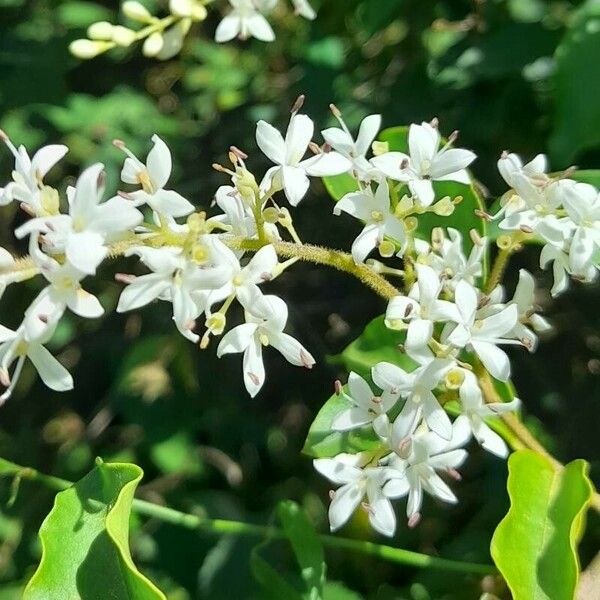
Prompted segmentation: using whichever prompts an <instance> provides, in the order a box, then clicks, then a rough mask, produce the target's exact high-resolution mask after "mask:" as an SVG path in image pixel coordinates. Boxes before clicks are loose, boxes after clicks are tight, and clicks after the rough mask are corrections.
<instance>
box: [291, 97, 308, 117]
mask: <svg viewBox="0 0 600 600" xmlns="http://www.w3.org/2000/svg"><path fill="white" fill-rule="evenodd" d="M304 99H305V96H304V94H300V96H298V98H296V102H294V104H293V105H292V109H291V110H290V112H291V113H292V114H293V115H295V114H296V113H297V112H298V111H299V110H300V109H301V108H302V107H303V106H304Z"/></svg>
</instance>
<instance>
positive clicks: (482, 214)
mask: <svg viewBox="0 0 600 600" xmlns="http://www.w3.org/2000/svg"><path fill="white" fill-rule="evenodd" d="M473 212H474V213H475V216H476V217H479V218H480V219H483V220H484V221H486V222H487V223H489V222H490V221H491V220H492V215H490V214H488V213H486V212H485V211H483V210H481V209H479V208H476V209H475V210H474V211H473Z"/></svg>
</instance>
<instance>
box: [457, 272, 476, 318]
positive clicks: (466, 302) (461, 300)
mask: <svg viewBox="0 0 600 600" xmlns="http://www.w3.org/2000/svg"><path fill="white" fill-rule="evenodd" d="M454 303H455V304H456V306H457V307H458V310H459V311H460V314H461V315H462V317H463V322H464V323H465V324H467V325H468V324H470V323H472V322H473V319H474V317H475V311H476V310H477V292H476V291H475V289H474V288H473V286H472V285H471V284H469V283H467V282H466V281H464V280H463V281H459V282H458V285H457V286H456V290H455V291H454Z"/></svg>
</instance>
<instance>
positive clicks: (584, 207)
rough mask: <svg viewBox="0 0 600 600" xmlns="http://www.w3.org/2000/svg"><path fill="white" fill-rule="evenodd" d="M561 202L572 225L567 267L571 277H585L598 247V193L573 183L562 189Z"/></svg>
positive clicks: (599, 241) (585, 185)
mask: <svg viewBox="0 0 600 600" xmlns="http://www.w3.org/2000/svg"><path fill="white" fill-rule="evenodd" d="M563 203H564V207H565V209H566V211H567V214H568V215H569V219H570V220H571V222H572V223H573V224H574V226H575V227H574V232H573V237H572V239H571V246H570V249H569V268H570V270H571V272H572V273H573V274H575V275H581V276H584V277H585V275H586V273H588V271H589V268H590V266H591V265H593V264H594V263H593V259H594V252H595V251H596V250H597V249H598V248H599V247H600V193H598V190H597V189H596V188H595V187H594V186H593V185H589V184H587V183H575V184H573V185H571V186H568V187H566V189H565V191H564V200H563Z"/></svg>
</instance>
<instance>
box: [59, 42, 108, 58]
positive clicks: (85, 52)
mask: <svg viewBox="0 0 600 600" xmlns="http://www.w3.org/2000/svg"><path fill="white" fill-rule="evenodd" d="M109 48H112V43H111V42H103V41H95V40H83V39H82V40H75V41H74V42H71V43H70V44H69V51H70V52H71V54H72V55H73V56H76V57H77V58H81V59H88V58H94V57H95V56H98V55H99V54H102V53H103V52H106V50H108V49H109Z"/></svg>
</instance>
